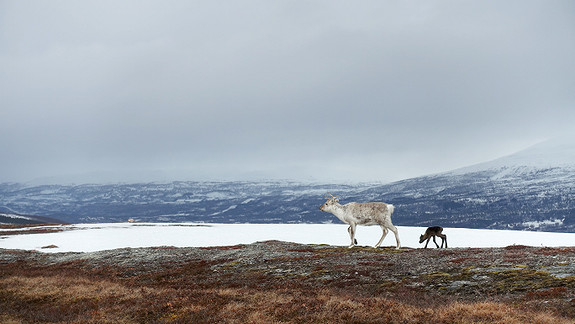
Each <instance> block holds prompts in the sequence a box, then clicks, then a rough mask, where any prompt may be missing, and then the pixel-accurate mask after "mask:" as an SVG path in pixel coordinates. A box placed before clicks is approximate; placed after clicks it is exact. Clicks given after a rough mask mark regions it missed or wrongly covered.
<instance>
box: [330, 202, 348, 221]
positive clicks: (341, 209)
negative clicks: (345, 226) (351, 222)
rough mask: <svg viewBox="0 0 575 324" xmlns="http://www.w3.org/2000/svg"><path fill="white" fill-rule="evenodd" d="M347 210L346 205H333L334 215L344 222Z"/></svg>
mask: <svg viewBox="0 0 575 324" xmlns="http://www.w3.org/2000/svg"><path fill="white" fill-rule="evenodd" d="M345 210H346V207H345V205H342V204H340V203H338V202H336V203H335V204H333V214H334V215H335V216H336V217H337V218H339V219H340V220H342V221H343V218H344V216H345Z"/></svg>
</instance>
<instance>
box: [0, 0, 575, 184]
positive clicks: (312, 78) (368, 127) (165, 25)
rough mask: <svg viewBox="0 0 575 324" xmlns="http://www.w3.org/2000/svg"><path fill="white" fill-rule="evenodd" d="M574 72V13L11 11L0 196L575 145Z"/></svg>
mask: <svg viewBox="0 0 575 324" xmlns="http://www.w3.org/2000/svg"><path fill="white" fill-rule="evenodd" d="M574 58H575V2H574V1H572V0H566V1H554V0H549V1H547V0H540V1H529V0H527V1H526V0H519V1H501V0H497V1H447V0H445V1H433V0H422V1H409V0H406V1H399V0H397V1H380V0H378V1H367V0H363V1H333V0H326V1H297V0H292V1H282V0H279V1H267V0H262V1H215V0H210V1H188V0H182V1H179V0H172V1H141V0H138V1H136V0H134V1H119V0H111V1H102V0H98V1H76V0H69V1H66V0H64V1H24V0H13V1H10V0H0V100H1V102H0V109H1V110H0V182H6V181H29V180H33V179H37V178H43V177H53V176H57V177H59V176H66V175H78V174H87V173H92V174H101V172H103V173H104V174H107V175H108V176H110V175H111V174H113V176H112V178H113V177H117V180H119V181H125V180H130V181H132V180H134V179H133V178H130V179H128V177H129V176H130V177H136V178H138V177H140V174H147V175H149V174H150V173H149V172H150V171H157V172H164V173H156V176H158V175H159V176H160V177H161V174H164V175H170V176H172V177H175V178H179V179H182V180H190V179H199V180H205V179H218V180H236V179H258V178H290V179H300V180H319V181H328V180H329V181H333V180H337V181H343V180H346V181H383V182H386V181H392V180H399V179H404V178H408V177H414V176H419V175H425V174H429V173H435V172H440V171H447V170H450V169H454V168H458V167H463V166H467V165H470V164H475V163H478V162H483V161H487V160H491V159H494V158H497V157H500V156H503V155H507V154H510V153H513V152H515V151H518V150H521V149H523V148H525V147H528V146H530V145H532V144H535V143H537V142H540V141H542V140H545V139H548V138H552V137H556V136H564V135H566V134H568V133H569V132H575V127H574V126H573V125H574V121H575V59H574ZM94 172H96V173H94ZM102 177H104V176H102ZM145 177H146V176H142V180H147V179H143V178H145ZM107 180H109V179H107Z"/></svg>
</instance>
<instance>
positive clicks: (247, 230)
mask: <svg viewBox="0 0 575 324" xmlns="http://www.w3.org/2000/svg"><path fill="white" fill-rule="evenodd" d="M55 227H62V228H64V229H65V231H63V232H57V233H45V234H23V235H10V236H4V237H2V238H0V248H5V249H23V250H38V251H43V252H91V251H100V250H109V249H115V248H123V247H132V248H136V247H150V246H176V247H206V246H225V245H236V244H249V243H253V242H258V241H266V240H280V241H288V242H296V243H304V244H329V245H336V246H347V245H348V244H349V236H348V234H347V225H344V224H192V223H181V224H173V223H170V224H165V223H161V224H160V223H136V224H129V223H113V224H76V225H63V226H55ZM398 230H399V237H400V239H401V243H402V246H404V247H412V248H417V247H423V244H419V235H420V234H422V233H423V232H424V231H425V228H423V227H406V226H398ZM444 233H445V234H446V235H447V239H448V244H449V247H505V246H508V245H514V244H521V245H530V246H549V247H552V246H575V233H547V232H527V231H501V230H477V229H463V228H445V230H444ZM380 235H381V229H380V228H379V227H378V226H371V227H358V229H357V234H356V237H357V240H358V243H359V245H363V246H373V245H375V243H377V241H378V240H379V237H380ZM438 243H439V244H441V239H438ZM49 245H55V246H57V248H50V249H42V247H44V246H49ZM382 246H395V238H394V236H393V233H391V232H390V233H389V234H388V235H387V237H386V238H385V240H384V241H383V244H382ZM428 247H433V248H435V245H434V244H433V242H430V243H429V246H428Z"/></svg>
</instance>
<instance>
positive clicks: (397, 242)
mask: <svg viewBox="0 0 575 324" xmlns="http://www.w3.org/2000/svg"><path fill="white" fill-rule="evenodd" d="M389 229H390V230H391V231H392V232H393V235H395V243H396V246H395V248H396V249H400V248H401V243H400V242H399V234H398V233H397V227H395V226H393V225H391V227H390V228H389Z"/></svg>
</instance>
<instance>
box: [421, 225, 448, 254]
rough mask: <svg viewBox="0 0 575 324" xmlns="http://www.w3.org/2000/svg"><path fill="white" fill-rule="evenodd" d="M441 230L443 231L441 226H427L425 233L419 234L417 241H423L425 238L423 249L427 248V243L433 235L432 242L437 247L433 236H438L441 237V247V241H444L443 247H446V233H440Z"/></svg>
mask: <svg viewBox="0 0 575 324" xmlns="http://www.w3.org/2000/svg"><path fill="white" fill-rule="evenodd" d="M441 232H443V227H441V226H432V227H428V228H427V230H425V234H423V235H421V236H419V243H423V241H425V240H427V242H425V247H424V249H427V244H428V243H429V240H430V239H431V238H432V237H433V243H435V246H437V248H439V245H437V242H436V241H435V237H436V236H439V237H441V247H443V243H445V248H447V235H445V234H442V233H441Z"/></svg>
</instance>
